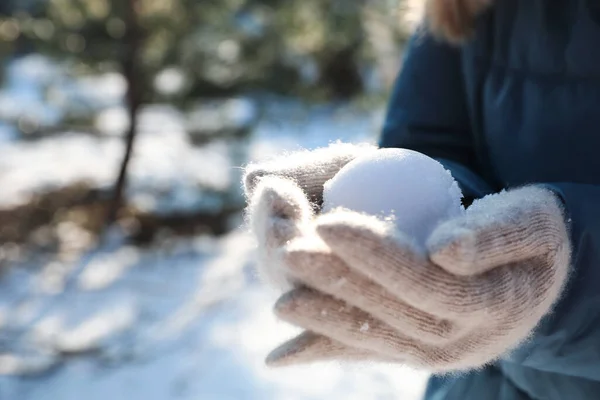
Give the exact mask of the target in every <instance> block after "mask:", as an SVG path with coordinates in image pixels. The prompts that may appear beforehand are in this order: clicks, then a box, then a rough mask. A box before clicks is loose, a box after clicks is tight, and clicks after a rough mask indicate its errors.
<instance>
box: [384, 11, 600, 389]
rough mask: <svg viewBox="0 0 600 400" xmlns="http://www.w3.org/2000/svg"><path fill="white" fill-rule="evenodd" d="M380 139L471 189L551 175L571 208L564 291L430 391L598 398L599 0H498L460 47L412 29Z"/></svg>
mask: <svg viewBox="0 0 600 400" xmlns="http://www.w3.org/2000/svg"><path fill="white" fill-rule="evenodd" d="M380 145H381V146H382V147H404V148H411V149H414V150H417V151H420V152H423V153H425V154H428V155H430V156H431V157H434V158H437V159H438V160H440V161H441V162H442V163H444V164H445V165H446V166H447V168H449V169H450V170H451V171H452V173H453V174H454V176H455V178H456V179H457V180H458V181H459V182H460V184H461V186H462V188H463V192H464V193H465V195H466V196H467V197H472V198H477V197H480V196H482V195H485V194H486V193H490V192H495V191H498V190H500V189H502V188H509V187H514V186H520V185H524V184H529V183H542V184H546V185H548V186H550V187H552V188H554V189H555V190H556V191H557V192H558V193H560V195H561V196H562V198H563V200H564V201H565V204H566V208H567V211H568V213H569V222H570V230H571V235H572V239H573V243H574V265H573V268H574V271H573V273H574V275H573V277H572V278H571V280H570V283H569V285H568V287H567V288H566V292H565V294H564V296H563V297H562V300H561V301H560V302H559V303H558V304H557V305H556V307H555V308H554V309H553V310H552V312H551V313H550V314H548V315H547V316H546V318H545V319H544V320H543V321H542V322H541V324H540V325H539V326H538V328H537V329H536V330H535V332H534V333H533V335H532V338H531V340H529V341H528V342H526V343H525V344H523V345H521V346H520V347H519V348H517V349H516V350H515V351H514V352H512V353H511V354H510V355H507V356H506V357H505V358H503V359H502V360H501V361H499V362H497V363H496V364H495V365H493V366H490V367H488V368H486V369H483V370H477V371H470V372H465V373H464V374H460V375H453V376H444V377H433V378H431V380H430V382H429V385H428V389H427V393H426V398H427V399H428V400H471V399H473V400H475V399H476V400H488V399H489V400H514V399H527V400H554V399H557V400H558V399H560V400H578V399H583V400H588V399H600V1H599V0H497V4H496V5H495V6H494V7H493V8H492V9H491V10H490V11H489V12H487V13H486V14H485V15H483V16H482V17H481V18H480V21H479V22H478V26H477V34H476V36H475V37H474V38H473V39H472V40H470V41H469V42H467V43H466V44H465V45H464V46H461V47H460V48H459V47H452V46H450V45H447V44H444V43H442V42H439V41H435V40H433V39H431V38H430V37H427V36H422V35H418V36H415V37H413V39H412V40H411V42H410V45H409V48H408V49H407V52H406V53H405V60H404V63H403V68H402V72H401V73H400V75H399V78H398V80H397V83H396V86H395V89H394V92H393V95H392V98H391V101H390V105H389V111H388V115H387V119H386V123H385V126H384V130H383V133H382V136H381V141H380Z"/></svg>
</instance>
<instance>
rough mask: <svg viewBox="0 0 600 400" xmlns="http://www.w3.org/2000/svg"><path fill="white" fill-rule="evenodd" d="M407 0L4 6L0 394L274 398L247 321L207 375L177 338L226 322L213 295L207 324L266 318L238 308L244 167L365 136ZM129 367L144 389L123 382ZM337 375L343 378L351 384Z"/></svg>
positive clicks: (372, 134)
mask: <svg viewBox="0 0 600 400" xmlns="http://www.w3.org/2000/svg"><path fill="white" fill-rule="evenodd" d="M406 1H409V0H405V1H402V0H331V1H321V0H218V1H213V0H196V1H192V0H179V1H174V0H2V1H1V2H0V397H1V398H10V399H12V398H15V399H16V398H18V399H22V400H27V399H38V398H44V399H46V398H52V399H54V398H60V399H71V398H73V399H76V398H81V396H83V395H85V397H86V398H90V399H91V398H96V397H93V396H94V395H97V396H98V398H106V396H108V397H110V398H114V399H119V398H132V397H131V396H133V397H134V398H137V397H142V396H143V397H144V398H145V399H147V400H148V399H154V398H157V399H159V398H160V399H165V398H171V397H174V398H175V397H177V398H182V397H183V398H186V396H190V398H203V399H213V398H214V399H225V398H235V399H242V398H249V399H251V398H261V399H267V398H279V397H277V396H276V395H274V394H272V393H271V392H272V390H274V389H273V387H274V386H273V383H270V384H269V385H267V386H268V387H269V392H268V393H269V394H266V393H267V392H261V391H260V390H263V389H264V388H263V386H264V385H263V384H262V383H261V384H259V383H257V382H261V381H260V379H263V380H264V379H267V378H265V376H267V375H262V378H260V379H259V378H257V375H256V370H253V371H254V375H252V376H253V377H249V375H248V373H247V372H244V373H241V372H239V371H241V370H243V369H244V368H246V369H248V368H250V367H248V366H247V365H246V364H248V362H250V364H251V365H253V366H254V367H256V368H259V367H257V365H258V364H257V363H259V362H260V357H262V356H264V354H263V353H264V352H265V351H267V350H268V348H269V347H272V346H274V345H275V344H276V339H274V338H273V337H271V336H264V331H252V332H251V333H247V332H246V333H245V334H244V335H245V336H244V338H245V339H244V340H242V342H235V340H238V339H239V338H238V339H234V338H232V339H231V340H232V342H231V343H229V344H227V345H226V346H225V347H227V348H229V350H231V348H234V349H235V348H236V347H235V346H238V348H237V350H235V351H233V354H237V356H236V357H234V359H235V360H236V361H235V362H233V361H232V362H230V363H229V364H227V363H226V362H225V364H223V366H222V368H221V370H222V371H221V370H219V369H217V371H221V372H215V373H214V374H213V375H215V374H216V375H215V376H213V377H212V378H211V382H212V383H210V384H209V383H206V385H205V386H202V383H201V382H202V380H201V379H198V377H197V376H196V375H195V373H192V372H190V370H194V368H196V367H198V366H197V363H199V362H200V361H199V360H203V359H206V357H205V354H202V355H200V354H197V353H194V352H191V353H190V351H189V349H188V348H186V347H185V346H184V345H182V343H184V342H185V340H183V339H182V338H183V337H195V338H200V339H195V340H197V345H196V346H197V347H198V346H199V347H202V348H205V347H206V346H208V347H209V348H211V349H212V348H213V347H214V348H217V347H219V346H217V345H216V344H214V343H213V344H212V345H210V346H209V345H207V344H206V343H207V342H210V340H209V339H207V335H209V334H208V333H207V332H213V331H215V329H216V330H218V329H223V328H222V326H221V325H219V324H220V322H219V323H217V322H214V324H213V325H206V324H207V322H206V321H208V320H210V318H211V317H210V315H211V314H210V312H211V311H210V310H213V309H214V308H215V307H217V305H218V306H220V307H221V308H220V310H221V311H213V312H214V313H215V314H213V317H212V318H213V320H214V321H221V320H223V317H222V316H223V315H226V317H225V320H227V321H229V322H231V321H230V320H231V319H232V318H233V317H232V316H231V315H232V313H233V314H235V315H238V314H236V313H239V310H240V309H241V308H240V307H241V306H240V305H239V304H238V303H235V301H239V300H240V299H242V303H246V304H252V307H253V310H254V311H260V312H268V311H269V310H268V307H270V305H269V300H268V299H263V298H262V297H261V300H260V301H258V300H257V301H255V302H253V301H249V300H248V299H249V298H250V297H251V296H254V295H251V294H249V293H254V292H251V289H248V288H249V287H250V286H251V285H250V283H251V282H253V280H254V277H253V276H252V273H248V272H247V271H248V270H252V268H253V265H252V244H251V240H249V239H248V238H247V237H246V236H244V231H243V228H242V226H243V214H242V210H243V207H244V205H245V204H244V198H243V196H242V192H241V187H240V177H241V167H242V166H243V165H245V164H247V163H248V162H250V161H254V160H257V159H261V158H264V157H268V156H271V155H274V154H277V153H278V152H281V151H285V150H293V149H295V148H299V147H304V148H311V147H316V146H322V145H326V144H327V143H329V142H331V141H334V140H343V141H373V140H375V138H376V137H377V135H378V133H379V131H378V129H379V127H380V124H381V120H382V116H383V114H384V112H385V107H386V101H387V98H388V95H389V91H390V89H391V85H392V84H393V81H394V79H395V78H396V76H397V73H398V71H399V69H400V67H401V57H402V49H403V45H404V44H405V42H406V40H407V38H408V36H409V35H410V33H411V32H412V29H414V25H415V22H416V20H417V19H418V15H419V14H418V9H419V7H418V4H416V6H415V5H414V4H413V5H411V4H407V3H406ZM412 3H418V1H412ZM150 281H152V282H151V283H149V282H150ZM149 286H150V287H152V289H148V287H149ZM163 286H166V287H167V288H165V287H163ZM244 293H245V294H244ZM261 293H262V292H261ZM234 295H237V296H238V298H237V299H236V296H234ZM244 296H246V297H244ZM249 296H250V297H249ZM259 297H260V295H259ZM244 299H245V300H244ZM232 302H233V303H232ZM236 304H238V305H236ZM159 310H160V311H159ZM223 310H225V311H223ZM232 310H233V311H232ZM236 310H237V311H236ZM262 315H263V314H260V318H263V316H262ZM175 317H176V318H175ZM220 318H221V319H220ZM236 318H237V317H236ZM240 318H241V317H240ZM244 318H246V317H244ZM257 318H258V317H257ZM264 318H266V317H264ZM233 319H235V318H233ZM244 321H245V322H244ZM249 321H250V320H248V319H247V318H246V319H243V320H239V321H238V322H236V323H233V326H237V328H236V329H239V330H240V332H242V331H243V329H242V328H240V326H242V325H240V324H244V323H247V324H249V325H248V326H255V325H256V320H252V321H254V322H253V323H251V322H249ZM265 323H267V322H265ZM274 323H275V322H273V321H271V322H268V323H267V324H274ZM236 324H238V325H236ZM269 326H271V325H269ZM273 326H274V325H273ZM277 326H279V325H277ZM156 327H161V329H162V327H170V328H169V329H172V330H169V329H167V328H165V329H166V330H167V331H168V332H170V333H166V332H162V331H161V332H162V334H161V335H162V336H161V335H158V334H157V333H156V329H155V328H156ZM252 329H254V328H252ZM278 329H280V328H278ZM174 332H176V334H175V333H174ZM184 332H185V333H184ZM243 332H245V331H243ZM281 332H287V331H285V329H283V330H281ZM281 334H283V333H281ZM186 335H188V336H186ZM189 335H191V336H189ZM253 335H254V336H253ZM209 336H210V335H209ZM221 336H222V335H221ZM262 336H264V340H265V342H260V346H259V345H258V344H257V346H258V347H256V348H254V347H252V346H251V345H249V344H248V342H247V340H248V337H262ZM276 337H280V336H276ZM267 338H268V341H267ZM182 340H183V342H182ZM190 340H191V339H190ZM220 340H221V339H220ZM157 343H161V345H164V346H166V347H165V349H167V348H168V349H170V350H169V351H170V352H173V351H174V352H175V353H177V351H175V350H173V348H176V349H179V350H178V351H181V352H182V355H181V357H182V358H181V359H177V360H176V361H172V363H170V361H166V360H165V359H164V358H161V357H163V355H161V353H160V351H158V350H157V348H159V347H160V346H157ZM166 343H169V345H167V344H166ZM185 343H187V342H185ZM195 343H196V342H195ZM257 343H258V342H257ZM133 344H135V345H133ZM169 346H174V347H169ZM182 346H183V347H182ZM211 346H212V347H211ZM215 346H216V347H215ZM147 348H152V349H153V350H152V351H151V352H150V351H148V350H147ZM242 348H243V349H244V350H242ZM143 349H146V350H143ZM248 349H254V351H255V353H252V355H251V356H249V357H250V358H249V359H248V360H251V361H248V362H246V364H244V365H246V366H245V367H240V365H242V364H243V362H242V361H240V359H239V357H241V356H240V355H239V354H238V353H243V352H244V351H249V350H248ZM211 351H212V352H213V353H214V351H216V350H210V351H209V353H210V354H211V357H212V356H214V354H213V353H211ZM230 352H231V351H230ZM149 353H152V354H153V359H154V360H155V361H148V364H147V366H149V367H148V368H146V369H144V370H143V371H141V370H139V371H138V372H137V374H133V375H127V376H125V375H123V373H121V372H114V374H113V375H111V378H110V379H109V381H110V382H112V383H107V382H104V383H101V384H100V383H98V384H97V382H98V378H97V372H98V371H97V369H98V368H100V369H102V368H105V367H106V365H105V364H103V362H106V360H107V359H110V360H113V362H114V360H119V362H122V361H123V360H124V359H127V360H130V359H136V360H139V359H140V357H141V356H140V354H144V355H146V356H148V357H149ZM184 353H185V354H184ZM227 354H229V353H227ZM73 360H75V361H73ZM82 360H83V361H82ZM98 360H104V361H102V362H100V361H98ZM192 360H193V361H192ZM257 360H258V361H257ZM73 362H75V364H73ZM78 363H84V364H78ZM153 363H154V364H153ZM233 364H236V365H237V367H235V368H234V367H233V366H232V365H233ZM73 365H75V366H73ZM81 365H84V366H87V367H81ZM90 365H93V367H90ZM173 365H175V367H173ZM181 365H185V366H186V367H185V368H184V371H183V372H181V371H180V369H181V368H182V367H181ZM190 365H193V366H194V367H190ZM254 367H252V368H254ZM86 368H87V369H86ZM111 368H113V369H114V365H113V364H111ZM198 368H199V367H198ZM252 368H250V369H251V370H252ZM260 368H262V367H260ZM232 369H235V370H236V371H238V372H237V373H232V372H231V371H232ZM73 371H75V372H73ZM82 371H83V372H82ZM103 371H104V370H103ZM119 371H120V370H119ZM194 371H195V370H194ZM305 372H306V371H305ZM129 373H130V372H129ZM313 373H315V374H316V375H315V376H319V377H321V376H325V375H323V372H322V371H321V372H320V373H316V372H314V371H313ZM362 373H363V374H364V371H363V372H362ZM396 373H397V372H394V374H396ZM169 374H171V375H169ZM220 374H221V375H220ZM377 374H380V372H377ZM377 374H376V377H375V378H374V379H375V380H376V381H377V379H379V378H377V376H379V375H377ZM2 376H5V377H7V378H2ZM24 376H34V377H37V378H36V379H40V377H41V379H42V381H39V380H33V381H29V380H26V381H23V380H22V377H24ZM123 376H125V378H123ZM131 376H136V377H137V378H135V379H138V380H139V381H140V382H143V384H141V386H145V385H147V384H148V382H149V381H154V383H155V384H157V385H158V386H152V385H151V384H148V385H147V386H148V389H147V392H144V390H145V389H142V388H141V387H138V388H137V389H136V390H137V391H134V392H126V391H125V389H124V388H125V387H129V386H128V385H130V383H131V380H132V379H133V378H132V377H131ZM157 376H160V378H159V379H158V378H157ZM232 376H233V378H232ZM269 376H271V378H268V379H273V378H272V375H269ZM9 377H12V378H9ZM14 377H18V378H17V379H16V380H15V379H14ZM236 377H237V378H236ZM348 377H351V375H348V376H346V378H343V380H340V382H339V385H340V387H341V388H345V389H343V390H349V391H350V392H352V393H354V394H356V393H360V390H358V389H357V388H356V387H353V386H352V385H348V383H347V382H346V379H349V378H348ZM230 378H231V379H233V380H234V381H235V380H236V379H237V380H238V381H239V382H241V383H238V384H237V385H228V384H227V383H226V382H227V381H228V379H230ZM3 379H5V380H3ZM73 379H76V380H77V381H78V382H79V383H78V385H79V386H77V388H75V389H73V388H72V386H73ZM111 379H112V380H111ZM135 379H134V381H135ZM268 379H267V380H268ZM286 379H287V378H286ZM340 379H342V378H340ZM317 380H318V379H317ZM363 380H364V379H363ZM395 380H397V379H392V380H391V381H395ZM188 381H194V382H195V385H196V386H197V387H196V389H194V390H192V389H189V386H190V385H191V383H189V382H188ZM40 382H41V383H43V384H44V385H45V386H44V389H43V390H42V389H41V386H40V385H41V383H40ZM157 382H158V383H157ZM160 382H162V383H160ZM182 382H184V383H182ZM198 382H200V383H198ZM215 382H216V383H215ZM282 382H286V383H285V384H283V383H282V384H281V385H280V387H281V393H283V394H282V396H283V397H282V398H286V399H292V398H298V399H308V398H311V399H312V398H313V397H311V396H313V395H315V394H314V393H312V394H311V393H309V394H310V395H309V394H307V395H306V396H304V395H302V396H300V397H293V396H292V397H290V392H289V391H290V390H292V389H290V387H292V386H293V387H294V389H293V390H295V391H296V392H295V393H299V392H298V391H300V392H302V390H306V388H305V387H304V386H303V385H300V386H294V384H290V382H291V381H290V380H289V379H288V380H285V379H284V380H283V381H282ZM344 382H345V383H344ZM361 382H362V381H361ZM49 384H50V385H49ZM96 384H97V385H98V386H97V387H96V389H94V390H91V389H90V388H91V387H93V386H94V385H96ZM353 384H354V383H353ZM48 385H49V386H48ZM160 385H163V386H164V388H163V387H162V386H160ZM211 385H212V386H211ZM215 385H217V386H218V387H219V389H215V388H214V387H215ZM261 385H263V386H261ZM290 385H291V386H290ZM365 385H366V386H365V388H368V390H370V392H367V393H370V394H372V391H373V390H374V389H373V382H370V381H369V382H368V384H367V383H365ZM390 385H392V386H393V388H394V390H397V387H396V386H394V385H396V383H390ZM192 386H193V385H192ZM267 386H265V387H267ZM384 386H385V385H384ZM278 387H279V386H278ZM48 388H54V389H48ZM207 388H210V389H207ZM224 388H226V389H224ZM236 388H237V389H236ZM250 388H252V389H250ZM259 388H263V389H260V390H259ZM299 388H301V389H299ZM386 388H387V386H386ZM163 389H164V391H165V392H164V393H163V392H162V391H161V390H163ZM48 390H50V391H48ZM53 390H54V391H53ZM128 390H129V389H128ZM223 390H225V391H227V390H229V391H230V392H227V393H229V394H227V393H225V392H223ZM236 390H237V391H236ZM264 390H266V389H264ZM323 390H333V389H331V388H329V386H324V389H323ZM340 390H342V389H340ZM365 390H367V389H365ZM381 390H384V391H385V390H387V389H385V388H384V389H381ZM390 390H391V389H390ZM207 391H208V392H207ZM125 393H128V394H127V395H125ZM165 393H167V394H165ZM173 393H176V395H175V394H173ZM199 393H202V395H200V397H198V396H199ZM323 393H325V392H323ZM327 393H329V394H328V396H330V395H331V393H333V392H331V391H330V392H327ZM336 393H337V394H336V395H334V396H333V397H330V398H344V399H350V398H351V397H349V396H350V395H349V394H342V392H339V393H338V392H336ZM382 393H383V392H382ZM385 393H387V392H385ZM396 393H397V392H396ZM411 393H412V392H411ZM322 395H325V394H322ZM69 396H71V397H69ZM90 396H91V397H90ZM121 396H123V397H121ZM153 396H156V397H153ZM228 396H233V397H228ZM338 396H339V397H338ZM367 396H368V397H367V398H374V397H371V396H370V395H369V394H367ZM315 398H320V397H319V396H317V397H315ZM357 398H359V397H357ZM360 398H365V397H360ZM402 398H408V397H402Z"/></svg>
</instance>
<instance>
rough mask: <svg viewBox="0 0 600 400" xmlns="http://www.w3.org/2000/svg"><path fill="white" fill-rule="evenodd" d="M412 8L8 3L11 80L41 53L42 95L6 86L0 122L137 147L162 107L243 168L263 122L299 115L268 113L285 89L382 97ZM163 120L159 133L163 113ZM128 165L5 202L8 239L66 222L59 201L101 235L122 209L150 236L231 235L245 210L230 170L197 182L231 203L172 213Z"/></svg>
mask: <svg viewBox="0 0 600 400" xmlns="http://www.w3.org/2000/svg"><path fill="white" fill-rule="evenodd" d="M402 6H403V4H401V3H398V2H397V1H391V0H375V1H366V0H334V1H327V2H323V1H319V0H303V1H289V0H220V1H210V0H200V1H192V0H182V1H172V0H126V1H125V0H124V1H121V0H5V1H3V2H2V3H1V4H0V17H1V19H0V55H1V57H2V60H3V61H2V64H1V65H0V67H1V69H0V76H1V77H2V78H1V79H0V82H3V83H4V85H7V86H9V87H10V85H11V84H14V82H11V80H10V79H11V77H10V76H7V73H8V72H7V69H9V68H10V67H11V66H12V67H15V66H17V65H18V61H19V60H22V59H24V58H27V57H28V56H31V55H32V54H35V55H37V56H42V57H43V59H42V60H39V59H38V61H40V62H41V61H43V63H42V64H39V65H37V67H36V66H34V67H32V68H33V69H37V70H36V71H32V74H34V75H37V76H35V77H33V78H31V77H30V79H31V80H32V82H29V83H28V85H29V86H31V85H35V84H37V87H36V88H35V90H37V91H38V93H29V94H28V95H29V96H30V97H31V96H38V98H37V99H36V102H35V104H26V103H21V104H19V100H20V99H19V97H16V98H12V99H11V98H10V95H9V94H7V95H5V96H3V98H2V100H3V103H2V104H0V120H1V121H2V122H3V124H4V129H5V131H8V132H10V133H11V135H12V136H13V137H14V139H15V140H19V141H22V142H23V143H32V144H33V143H34V142H35V141H39V140H42V139H47V138H48V137H51V136H53V135H64V134H65V133H67V132H68V133H73V132H76V133H78V134H86V135H92V136H94V137H97V138H102V137H114V136H121V137H122V138H123V140H124V141H125V143H127V144H129V145H131V147H132V149H133V152H135V134H136V130H141V129H144V127H140V125H141V124H140V121H142V120H143V118H142V117H141V114H142V113H143V111H144V110H150V113H153V111H152V107H154V110H155V111H154V114H156V113H157V112H159V113H160V112H162V113H163V114H164V113H168V114H169V115H171V116H173V115H175V114H176V115H177V118H178V119H179V122H180V123H181V124H183V127H184V130H185V133H186V135H187V136H188V137H189V139H190V141H191V142H192V143H193V145H194V146H198V147H201V146H206V145H207V144H209V143H210V142H214V141H219V142H221V143H223V142H226V144H227V146H229V147H231V148H232V149H231V153H232V154H230V156H231V157H233V160H232V161H233V164H235V165H243V164H244V163H246V162H247V161H248V154H246V151H245V150H247V142H248V140H249V137H250V136H251V135H252V131H253V128H254V127H256V125H257V124H258V123H259V122H260V120H261V118H265V117H268V116H267V115H265V114H270V117H275V118H278V117H279V118H281V119H284V118H288V116H286V115H285V114H282V115H280V116H277V115H276V114H275V115H273V114H274V113H273V112H271V113H269V110H270V109H272V107H271V106H272V105H273V104H281V103H280V101H279V100H277V98H278V97H279V98H281V97H283V98H284V99H286V100H290V99H294V100H296V101H297V102H298V104H300V103H302V104H340V103H348V102H351V103H353V104H354V105H355V106H356V107H360V108H363V109H364V108H365V107H366V108H368V107H371V108H373V107H382V106H384V102H385V100H386V98H387V94H388V90H389V87H390V85H391V83H392V81H393V79H394V78H395V76H396V74H397V71H398V68H399V62H400V58H401V56H400V53H401V49H402V45H403V43H404V41H405V40H406V38H407V33H408V32H409V30H408V29H407V26H408V25H403V24H402V23H399V22H400V21H401V18H402V17H401V13H400V10H401V9H402ZM19 69H20V68H19V67H15V71H14V72H13V75H15V74H16V75H18V74H19ZM42 75H43V76H42ZM32 89H34V88H30V90H32ZM102 92H104V93H102ZM158 107H160V111H156V110H157V109H158ZM152 125H153V126H152V127H151V128H150V129H157V130H160V129H161V126H160V122H157V123H153V124H152ZM167 129H168V128H167ZM5 135H7V134H6V133H5ZM126 151H127V148H125V149H124V151H123V157H124V156H125V153H126ZM121 166H122V165H121ZM126 168H127V166H125V169H124V170H123V171H120V174H117V173H116V171H115V182H114V184H113V183H112V182H111V184H112V185H110V184H109V185H108V186H103V187H97V186H93V185H92V186H90V185H89V184H88V185H87V187H86V184H85V183H84V182H73V185H68V186H60V187H56V188H53V189H54V190H53V191H51V193H50V192H48V191H46V193H35V194H36V196H35V199H34V200H33V202H32V203H31V204H28V205H21V206H23V207H21V206H20V207H16V208H9V209H5V210H4V211H3V212H2V213H1V214H0V223H1V225H2V228H0V241H2V242H22V241H26V240H28V239H30V235H31V234H32V233H33V232H35V231H36V229H37V228H39V227H41V226H44V225H47V224H48V223H52V222H57V221H55V219H56V218H59V219H61V218H69V216H68V215H66V214H69V213H57V211H58V210H59V209H63V208H73V207H76V208H77V210H78V211H79V212H77V213H75V214H76V215H77V216H79V217H78V218H79V221H78V222H82V223H83V226H82V228H83V229H85V230H87V231H90V232H92V233H94V234H97V233H98V232H99V231H100V230H102V229H104V228H105V223H106V221H107V220H108V221H110V222H112V221H113V220H114V219H122V218H124V217H128V220H129V222H135V224H136V225H137V228H136V231H137V232H136V233H134V234H135V236H136V239H137V240H141V241H148V240H152V239H153V238H154V236H155V233H156V232H157V230H160V229H161V228H167V229H170V230H171V231H186V232H190V231H194V232H196V228H200V229H208V230H210V231H211V232H213V233H215V234H222V233H224V232H226V231H227V229H228V228H227V226H228V225H227V224H226V222H225V220H227V219H228V217H229V216H230V215H231V214H232V213H236V212H238V211H239V208H240V207H241V206H242V203H240V201H241V200H242V199H241V197H239V195H238V196H236V193H235V192H239V181H236V180H235V179H231V180H230V181H229V185H227V187H218V188H215V187H214V186H215V185H212V186H213V187H211V186H210V185H209V186H208V187H206V185H200V186H204V187H199V191H198V195H200V192H202V196H205V197H210V198H211V200H213V201H212V203H214V202H215V201H217V202H219V203H220V205H219V206H217V207H216V208H215V207H212V208H211V210H209V211H208V212H207V210H206V207H205V206H206V204H204V203H206V201H198V202H197V203H198V204H197V205H196V206H191V207H187V209H186V210H185V214H186V215H185V217H184V216H183V215H181V214H182V210H177V209H176V208H177V207H175V209H174V210H170V211H169V212H166V213H165V212H160V214H161V215H157V214H156V213H153V212H147V211H148V210H140V209H136V207H135V205H133V204H131V203H130V202H128V201H127V195H126V192H127V185H126V179H125V178H126V177H127V171H126ZM118 178H119V179H118ZM217 186H218V185H217ZM124 193H125V194H124ZM238 194H239V193H238ZM155 195H159V196H162V197H165V196H168V195H169V193H157V194H155ZM170 195H174V194H173V193H171V194H170ZM111 201H112V203H111ZM201 203H202V204H201ZM32 207H33V208H32ZM170 208H172V207H170ZM160 211H164V210H160ZM81 213H84V214H86V216H85V218H82V217H81ZM57 214H60V217H57ZM70 214H73V213H70ZM182 217H183V219H185V222H184V221H182ZM46 232H47V233H50V232H49V231H48V230H46ZM38 236H43V235H38ZM46 240H49V239H48V238H46Z"/></svg>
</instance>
